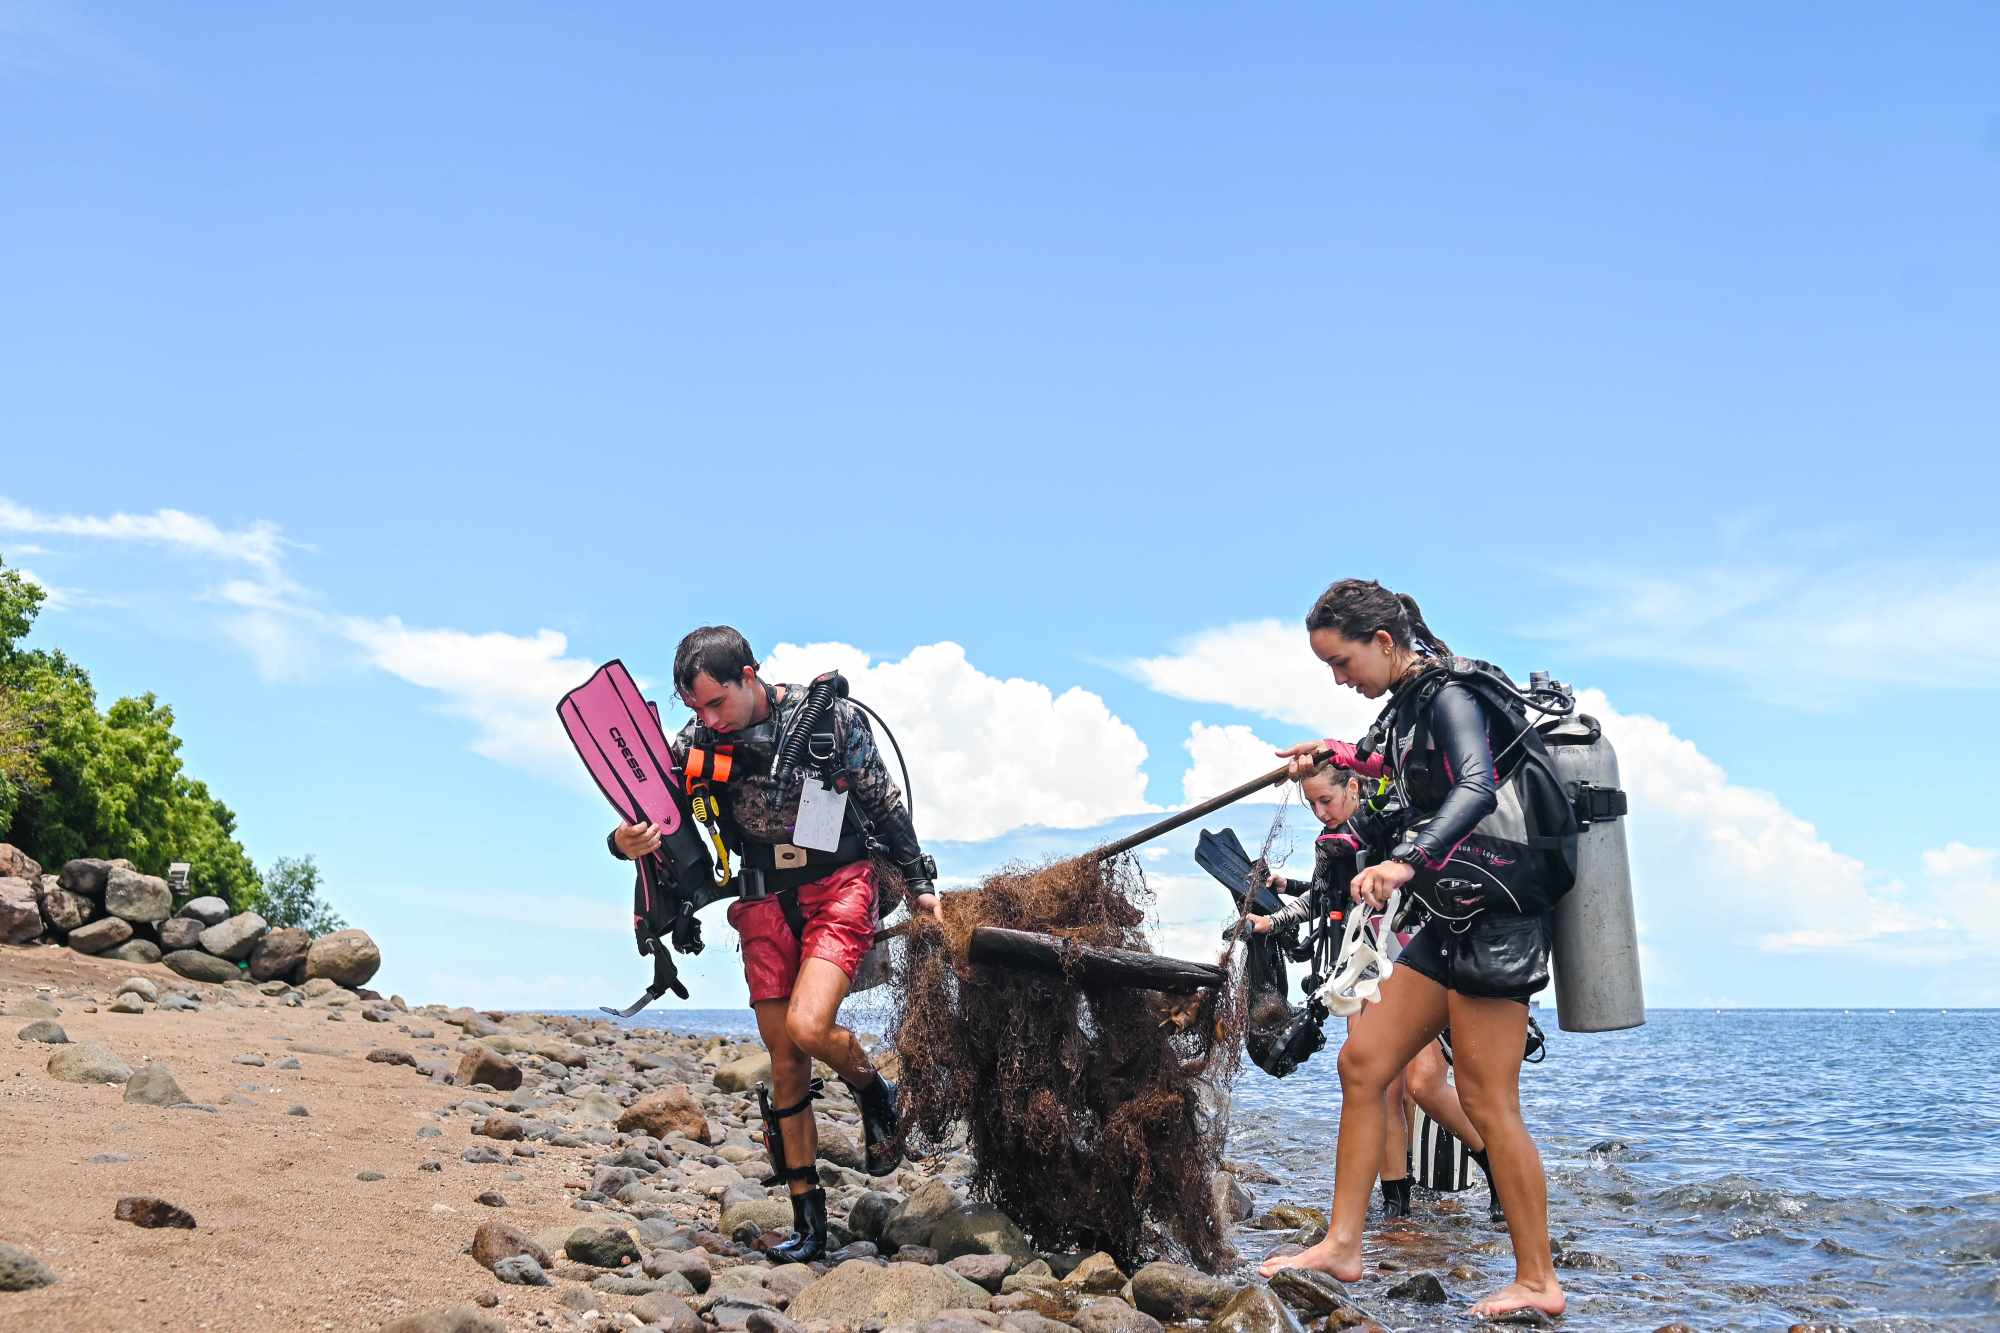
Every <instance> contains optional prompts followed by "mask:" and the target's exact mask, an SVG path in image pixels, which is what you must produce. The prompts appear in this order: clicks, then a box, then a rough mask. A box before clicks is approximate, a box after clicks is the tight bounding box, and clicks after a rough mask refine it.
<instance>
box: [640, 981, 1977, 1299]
mask: <svg viewBox="0 0 2000 1333" xmlns="http://www.w3.org/2000/svg"><path fill="white" fill-rule="evenodd" d="M1539 1017H1540V1018H1541V1020H1542V1023H1543V1026H1544V1027H1546V1028H1547V1029H1548V1033H1549V1054H1548V1058H1547V1059H1546V1061H1545V1062H1544V1063H1542V1064H1539V1065H1534V1066H1530V1067H1528V1068H1525V1069H1523V1070H1522V1073H1521V1102H1522V1108H1523V1110H1524V1111H1525V1113H1526V1116H1527V1120H1528V1125H1529V1128H1530V1130H1531V1131H1532V1132H1533V1134H1534V1136H1535V1139H1536V1141H1537V1143H1538V1144H1539V1145H1540V1147H1541V1152H1542V1159H1543V1162H1544V1164H1545V1165H1546V1167H1547V1170H1548V1176H1549V1230H1550V1233H1551V1234H1552V1235H1553V1236H1554V1237H1555V1238H1556V1239H1557V1241H1558V1242H1559V1244H1560V1246H1561V1250H1562V1253H1563V1255H1564V1261H1565V1263H1567V1264H1568V1265H1570V1266H1567V1267H1564V1268H1562V1269H1561V1270H1560V1272H1559V1275H1560V1277H1561V1278H1562V1281H1563V1285H1564V1288H1565V1290H1566V1291H1567V1292H1568V1295H1569V1301H1570V1314H1569V1317H1568V1318H1567V1319H1566V1320H1565V1321H1564V1323H1565V1325H1566V1326H1568V1327H1571V1328H1578V1329H1586V1328H1587V1329H1600V1328H1602V1329H1641V1330H1650V1329H1654V1328H1658V1327H1659V1326H1661V1325H1663V1324H1666V1323H1669V1322H1672V1321H1674V1320H1684V1321H1685V1322H1687V1323H1689V1324H1691V1325H1693V1326H1695V1327H1696V1328H1699V1329H1703V1330H1714V1329H1768V1328H1773V1327H1776V1328H1784V1327H1786V1326H1788V1325H1791V1324H1794V1323H1802V1322H1809V1323H1819V1324H1829V1325H1842V1326H1845V1327H1848V1328H1852V1329H1856V1330H1871V1329H1883V1330H1886V1329H1897V1330H1907V1329H1920V1328H1952V1329H2000V1072H1996V1071H2000V1012H1996V1011H1991V1010H1985V1011H1972V1010H1967V1011H1954V1012H1948V1013H1941V1012H1938V1011H1936V1010H1910V1009H1904V1010H1900V1011H1893V1012H1892V1011H1884V1010H1856V1011H1854V1012H1851V1013H1849V1012H1842V1011H1838V1010H1749V1009H1725V1010H1721V1011H1708V1010H1656V1011H1654V1012H1653V1013H1652V1014H1651V1015H1650V1016H1649V1018H1648V1021H1647V1023H1646V1025H1645V1026H1644V1027H1641V1028H1635V1029H1633V1030H1631V1031H1629V1032H1613V1033H1593V1034H1571V1033H1565V1032H1562V1031H1560V1030H1559V1029H1558V1028H1557V1026H1556V1023H1555V1016H1554V1014H1553V1013H1552V1012H1550V1011H1547V1010H1544V1011H1541V1013H1540V1015H1539ZM633 1021H634V1022H635V1023H640V1024H656V1025H659V1026H667V1027H672V1028H673V1029H675V1030H676V1031H682V1032H716V1033H724V1034H727V1035H731V1036H736V1037H743V1038H754V1037H755V1034H756V1029H755V1025H754V1024H753V1023H752V1022H751V1017H750V1014H749V1013H748V1012H747V1011H744V1010H680V1011H672V1010H662V1011H658V1012H655V1011H648V1012H647V1013H645V1014H642V1015H640V1016H639V1018H637V1019H635V1020H633ZM1343 1026H1344V1025H1343V1024H1341V1023H1340V1022H1338V1021H1337V1020H1336V1021H1332V1022H1329V1024H1328V1037H1329V1040H1328V1045H1327V1049H1326V1050H1324V1051H1322V1052H1320V1053H1319V1054H1318V1055H1316V1056H1314V1057H1313V1059H1312V1060H1311V1061H1310V1062H1309V1063H1308V1064H1306V1065H1305V1066H1304V1067H1303V1068H1301V1069H1299V1070H1298V1071H1297V1072H1295V1073H1293V1074H1292V1075H1291V1076H1289V1077H1287V1078H1285V1079H1282V1080H1280V1079H1273V1078H1270V1077H1268V1076H1266V1075H1265V1074H1264V1073H1263V1072H1262V1071H1260V1070H1258V1069H1256V1068H1254V1067H1253V1066H1251V1065H1249V1064H1248V1063H1246V1064H1245V1065H1244V1068H1243V1073H1242V1075H1241V1076H1240V1078H1239V1079H1238V1081H1237V1085H1236V1088H1235V1091H1234V1106H1233V1118H1232V1125H1231V1131H1230V1142H1229V1147H1228V1152H1227V1155H1228V1157H1229V1158H1231V1159H1232V1160H1235V1161H1240V1162H1253V1163H1255V1164H1256V1165H1258V1166H1261V1167H1262V1168H1264V1169H1265V1170H1266V1171H1268V1172H1269V1173H1270V1174H1271V1175H1273V1176H1275V1177H1277V1178H1278V1180H1279V1182H1280V1183H1278V1184H1258V1185H1253V1186H1251V1191H1252V1194H1253V1195H1254V1196H1255V1198H1256V1201H1257V1206H1258V1208H1259V1210H1262V1209H1264V1208H1266V1207H1269V1206H1270V1205H1272V1204H1276V1203H1305V1204H1312V1205H1315V1206H1318V1207H1322V1208H1324V1207H1325V1206H1326V1205H1327V1202H1328V1197H1329V1195H1330V1193H1331V1191H1332V1188H1333V1156H1334V1141H1335V1136H1336V1135H1337V1134H1338V1132H1339V1124H1340V1112H1339V1088H1338V1082H1337V1080H1336V1077H1335V1066H1334V1061H1335V1057H1336V1053H1337V1049H1338V1044H1339V1040H1340V1034H1341V1031H1342V1029H1343ZM1474 1177H1475V1181H1476V1182H1477V1181H1478V1173H1477V1171H1475V1172H1474ZM1484 1200H1485V1190H1484V1184H1483V1182H1478V1183H1476V1184H1475V1188H1474V1189H1473V1190H1472V1191H1470V1192H1468V1193H1466V1194H1462V1195H1459V1196H1456V1197H1455V1198H1443V1197H1440V1196H1436V1195H1426V1194H1424V1193H1423V1192H1422V1191H1419V1192H1418V1195H1417V1199H1416V1203H1415V1207H1414V1213H1415V1215H1414V1217H1413V1218H1412V1219H1411V1223H1410V1227H1411V1229H1412V1230H1414V1231H1415V1232H1416V1233H1419V1235H1420V1237H1422V1238H1424V1239H1425V1240H1427V1241H1431V1242H1434V1243H1433V1244H1428V1245H1418V1246H1416V1247H1414V1248H1413V1247H1411V1246H1410V1245H1409V1244H1407V1243H1402V1244H1398V1243H1392V1242H1396V1241H1399V1240H1403V1239H1404V1238H1406V1237H1407V1236H1408V1233H1407V1232H1402V1231H1401V1229H1398V1232H1395V1233H1392V1232H1385V1231H1383V1230H1382V1229H1381V1228H1380V1227H1379V1226H1378V1225H1377V1224H1376V1221H1377V1220H1376V1219H1375V1218H1374V1216H1373V1215H1372V1214H1371V1237H1370V1241H1369V1244H1368V1248H1367V1259H1368V1263H1369V1272H1368V1274H1367V1276H1365V1277H1364V1278H1363V1280H1362V1281H1361V1282H1359V1283H1356V1284H1355V1287H1354V1296H1355V1299H1356V1300H1358V1301H1359V1302H1361V1303H1362V1304H1363V1305H1365V1306H1367V1307H1368V1308H1369V1309H1370V1310H1371V1311H1373V1312H1375V1313H1376V1314H1377V1315H1379V1316H1380V1317H1382V1318H1384V1319H1385V1320H1387V1321H1388V1322H1390V1323H1392V1324H1393V1325H1395V1326H1396V1327H1398V1328H1452V1327H1465V1326H1466V1325H1467V1322H1468V1321H1467V1320H1466V1318H1465V1317H1464V1315H1463V1313H1462V1311H1463V1309H1464V1305H1465V1304H1466V1303H1468V1302H1470V1301H1471V1300H1472V1299H1474V1298H1476V1297H1477V1296H1479V1295H1480V1294H1482V1293H1483V1291H1484V1290H1485V1289H1486V1288H1488V1287H1491V1286H1497V1285H1499V1283H1500V1282H1503V1281H1505V1280H1506V1279H1507V1277H1509V1276H1510V1275H1511V1267H1510V1264H1511V1261H1510V1259H1509V1256H1508V1253H1507V1246H1506V1237H1505V1233H1504V1231H1503V1230H1501V1229H1500V1228H1498V1227H1495V1226H1493V1225H1492V1224H1490V1223H1488V1222H1487V1221H1486V1216H1485V1208H1484ZM1283 1238H1284V1236H1283V1233H1276V1232H1255V1231H1250V1230H1247V1229H1245V1230H1239V1232H1238V1233H1237V1237H1236V1241H1237V1244H1238V1246H1239V1248H1240V1249H1241V1250H1242V1252H1243V1255H1244V1257H1245V1260H1246V1263H1247V1262H1251V1261H1254V1260H1255V1259H1256V1258H1257V1257H1258V1256H1260V1255H1262V1254H1263V1253H1264V1252H1266V1251H1268V1250H1269V1249H1270V1248H1271V1247H1272V1246H1273V1245H1275V1244H1277V1243H1278V1242H1279V1241H1280V1240H1281V1239H1283ZM1439 1254H1442V1255H1444V1256H1446V1257H1445V1258H1444V1259H1443V1260H1442V1261H1439V1262H1428V1260H1431V1259H1434V1258H1436V1256H1438V1255H1439ZM1420 1260H1421V1261H1425V1262H1418V1261H1420ZM1458 1263H1468V1264H1469V1265H1470V1266H1471V1267H1472V1268H1474V1269H1476V1270H1478V1276H1477V1277H1476V1278H1473V1277H1461V1278H1453V1277H1451V1276H1450V1274H1449V1272H1448V1269H1446V1268H1445V1267H1443V1265H1444V1264H1458ZM1383 1265H1392V1266H1393V1267H1391V1268H1389V1269H1387V1270H1386V1271H1385V1269H1384V1268H1383ZM1418 1267H1424V1268H1428V1269H1429V1271H1433V1272H1438V1273H1439V1275H1440V1276H1441V1277H1443V1278H1444V1280H1445V1286H1446V1288H1447V1290H1448V1291H1449V1292H1450V1294H1451V1297H1452V1301H1451V1303H1450V1304H1447V1305H1444V1306H1433V1307H1423V1306H1415V1305H1410V1304H1407V1303H1404V1302H1399V1301H1395V1300H1392V1299H1390V1298H1389V1297H1388V1296H1387V1294H1386V1293H1387V1290H1388V1288H1389V1287H1390V1286H1392V1285H1393V1284H1394V1283H1395V1282H1396V1281H1397V1280H1399V1279H1400V1278H1403V1277H1407V1276H1408V1275H1409V1271H1411V1270H1413V1269H1415V1268H1418Z"/></svg>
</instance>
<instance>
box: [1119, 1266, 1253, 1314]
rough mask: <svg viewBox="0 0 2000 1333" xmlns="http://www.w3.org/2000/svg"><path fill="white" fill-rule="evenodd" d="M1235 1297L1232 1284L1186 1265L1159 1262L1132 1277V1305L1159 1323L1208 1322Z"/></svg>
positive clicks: (1234, 1289) (1142, 1269)
mask: <svg viewBox="0 0 2000 1333" xmlns="http://www.w3.org/2000/svg"><path fill="white" fill-rule="evenodd" d="M1281 1271H1282V1270H1281ZM1272 1286H1273V1288H1275V1287H1276V1286H1277V1283H1276V1282H1275V1281H1273V1283H1272ZM1235 1294H1236V1287H1235V1284H1233V1283H1230V1282H1225V1281H1223V1280H1222V1279H1221V1278H1215V1277H1210V1276H1209V1275H1208V1274H1206V1273H1204V1272H1202V1271H1201V1270H1200V1269H1198V1268H1190V1267H1189V1266H1188V1265H1186V1264H1176V1263H1168V1262H1166V1261H1164V1260H1161V1261H1158V1262H1155V1263H1150V1264H1147V1265H1145V1266H1144V1267H1142V1268H1141V1269H1140V1270H1139V1271H1138V1272H1136V1273H1134V1274H1133V1275H1132V1303H1133V1304H1134V1305H1136V1306H1138V1307H1139V1309H1140V1310H1142V1311H1143V1312H1145V1313H1146V1314H1149V1315H1151V1316H1153V1318H1155V1319H1158V1320H1160V1321H1161V1322H1162V1323H1179V1322H1182V1321H1185V1320H1189V1319H1211V1318H1213V1317H1214V1316H1216V1315H1217V1314H1220V1313H1221V1311H1222V1307H1223V1306H1225V1305H1227V1304H1229V1301H1230V1298H1231V1297H1233V1296H1235Z"/></svg>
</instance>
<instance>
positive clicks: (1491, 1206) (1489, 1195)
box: [1465, 1148, 1507, 1222]
mask: <svg viewBox="0 0 2000 1333" xmlns="http://www.w3.org/2000/svg"><path fill="white" fill-rule="evenodd" d="M1465 1155H1466V1156H1467V1157H1470V1158H1471V1159H1472V1160H1473V1161H1475V1162H1477V1163H1479V1169H1480V1171H1481V1172H1482V1173H1484V1175H1485V1176H1486V1220H1487V1221H1489V1222H1505V1221H1506V1220H1507V1212H1506V1210H1505V1209H1503V1208H1502V1207H1501V1206H1500V1191H1499V1190H1496V1189H1494V1188H1493V1164H1492V1163H1491V1162H1489V1161H1487V1160H1486V1150H1485V1149H1484V1148H1481V1149H1480V1150H1479V1151H1478V1152H1474V1151H1472V1149H1470V1148H1467V1149H1466V1150H1465Z"/></svg>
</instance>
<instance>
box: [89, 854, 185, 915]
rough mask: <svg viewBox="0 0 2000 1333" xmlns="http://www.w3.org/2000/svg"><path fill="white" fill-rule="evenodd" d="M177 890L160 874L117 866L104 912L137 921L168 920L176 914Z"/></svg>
mask: <svg viewBox="0 0 2000 1333" xmlns="http://www.w3.org/2000/svg"><path fill="white" fill-rule="evenodd" d="M173 910H174V891H173V890H172V889H170V888H168V887H167V882H166V881H165V880H163V879H161V878H160V877H159V876H158V875H142V874H140V873H139V872H138V871H136V870H126V869H125V868H123V867H122V866H120V867H114V868H113V869H112V871H111V875H110V877H109V878H108V879H107V880H106V881H105V885H104V911H105V913H106V914H107V915H109V916H115V917H122V918H123V919H125V920H127V921H131V922H134V923H150V922H154V921H165V920H166V919H167V918H168V917H169V916H171V915H173Z"/></svg>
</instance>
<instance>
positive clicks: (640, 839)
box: [611, 824, 660, 861]
mask: <svg viewBox="0 0 2000 1333" xmlns="http://www.w3.org/2000/svg"><path fill="white" fill-rule="evenodd" d="M611 840H612V841H613V842H614V843H616V844H617V845H618V852H619V854H620V855H621V856H623V857H624V858H625V859H626V860H627V861H636V860H638V859H639V858H640V857H642V856H651V855H652V854H653V853H654V852H657V851H659V850H660V826H659V825H658V824H620V825H619V826H618V831H617V832H616V833H613V834H612V835H611Z"/></svg>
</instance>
